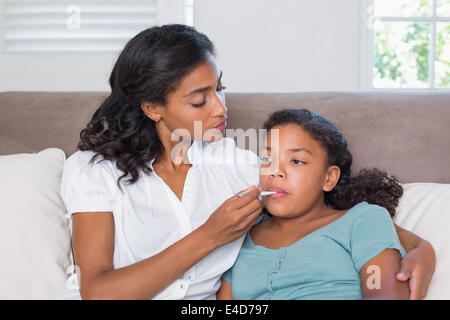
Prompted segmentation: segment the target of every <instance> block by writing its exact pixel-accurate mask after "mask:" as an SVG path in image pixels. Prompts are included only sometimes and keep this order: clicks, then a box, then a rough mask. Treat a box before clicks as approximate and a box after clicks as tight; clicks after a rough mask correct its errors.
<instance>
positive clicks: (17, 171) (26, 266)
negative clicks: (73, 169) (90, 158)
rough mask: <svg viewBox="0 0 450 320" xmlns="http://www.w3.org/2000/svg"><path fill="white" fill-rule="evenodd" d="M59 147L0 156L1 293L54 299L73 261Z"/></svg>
mask: <svg viewBox="0 0 450 320" xmlns="http://www.w3.org/2000/svg"><path fill="white" fill-rule="evenodd" d="M65 159H66V155H65V153H64V151H63V150H61V149H57V148H49V149H45V150H43V151H41V152H38V153H32V154H27V153H23V154H13V155H3V156H0V177H1V179H0V194H1V201H0V254H1V260H0V299H56V297H57V294H58V292H59V291H60V290H61V288H62V287H63V286H64V283H65V281H66V278H67V275H66V269H67V268H69V266H70V264H71V261H72V259H71V247H70V229H69V220H68V219H65V218H64V214H65V213H66V209H65V206H64V204H63V202H62V200H61V198H60V196H59V188H60V183H61V175H62V168H63V164H64V161H65Z"/></svg>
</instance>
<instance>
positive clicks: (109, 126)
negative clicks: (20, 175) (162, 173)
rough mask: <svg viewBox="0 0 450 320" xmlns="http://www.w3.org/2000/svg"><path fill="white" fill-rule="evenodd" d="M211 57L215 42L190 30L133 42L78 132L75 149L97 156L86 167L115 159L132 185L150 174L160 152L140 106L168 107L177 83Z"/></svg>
mask: <svg viewBox="0 0 450 320" xmlns="http://www.w3.org/2000/svg"><path fill="white" fill-rule="evenodd" d="M209 55H212V56H215V49H214V45H213V43H212V42H211V41H210V40H209V39H208V37H207V36H205V35H204V34H202V33H199V32H198V31H196V30H195V29H194V28H192V27H189V26H186V25H179V24H171V25H163V26H156V27H152V28H149V29H146V30H144V31H142V32H140V33H139V34H137V35H136V36H135V37H134V38H132V39H131V40H130V41H129V42H128V43H127V44H126V46H125V48H124V49H123V50H122V52H121V53H120V55H119V57H118V59H117V62H116V64H115V65H114V68H113V70H112V72H111V76H110V78H109V84H110V86H111V93H110V95H109V96H108V97H107V98H106V100H105V101H104V102H103V103H102V104H101V105H100V107H99V108H98V109H97V110H96V111H95V113H94V115H93V117H92V119H91V120H90V121H89V123H88V124H87V127H86V128H85V129H83V130H82V131H81V133H80V138H81V141H80V142H79V144H78V149H79V150H82V151H85V150H92V151H94V152H95V155H94V157H93V158H92V159H91V162H90V163H93V162H94V161H95V158H96V157H98V156H100V155H102V156H103V159H102V160H101V161H104V160H115V161H116V166H117V168H119V169H120V170H121V171H123V172H124V173H123V175H122V176H120V177H119V179H118V180H117V185H118V187H119V188H120V189H121V187H120V183H119V182H120V180H121V179H123V178H125V177H126V176H127V175H128V174H130V175H131V178H130V179H129V180H128V182H129V183H130V184H133V183H135V182H136V181H137V180H138V179H139V171H140V170H142V171H143V172H144V173H145V174H150V173H151V172H152V170H151V168H150V167H149V166H148V164H149V161H151V160H153V159H156V158H157V157H158V156H160V155H161V154H162V153H163V145H162V143H161V141H160V139H159V137H158V134H157V131H156V127H155V123H154V121H152V120H151V119H150V118H148V117H147V116H146V115H145V114H144V112H143V111H142V109H141V102H143V101H149V102H152V103H155V104H159V105H163V106H165V105H167V102H168V95H169V93H170V92H172V91H174V90H175V89H176V88H177V85H178V84H179V83H180V80H181V79H182V78H183V77H184V76H186V75H187V74H188V73H190V72H191V71H192V70H193V69H194V68H195V67H197V66H198V65H200V64H202V63H204V62H205V61H206V59H207V58H208V56H209Z"/></svg>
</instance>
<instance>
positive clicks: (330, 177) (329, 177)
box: [322, 166, 341, 192]
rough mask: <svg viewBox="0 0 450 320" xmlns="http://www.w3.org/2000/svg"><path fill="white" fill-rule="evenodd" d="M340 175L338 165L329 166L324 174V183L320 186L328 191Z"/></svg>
mask: <svg viewBox="0 0 450 320" xmlns="http://www.w3.org/2000/svg"><path fill="white" fill-rule="evenodd" d="M340 176H341V169H340V168H339V167H338V166H329V167H328V169H327V174H326V176H325V183H324V185H323V187H322V189H323V191H325V192H330V191H331V190H333V188H334V187H335V186H336V184H337V183H338V181H339V177H340Z"/></svg>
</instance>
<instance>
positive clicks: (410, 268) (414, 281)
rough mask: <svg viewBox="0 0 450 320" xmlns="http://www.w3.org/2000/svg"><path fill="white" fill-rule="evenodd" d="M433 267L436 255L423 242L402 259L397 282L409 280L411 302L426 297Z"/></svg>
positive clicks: (428, 244)
mask: <svg viewBox="0 0 450 320" xmlns="http://www.w3.org/2000/svg"><path fill="white" fill-rule="evenodd" d="M435 267H436V254H435V252H434V249H433V247H432V246H431V244H430V243H429V242H427V241H425V240H421V241H420V242H419V243H418V245H417V246H416V247H415V248H413V249H411V250H410V251H409V252H408V254H407V255H406V256H405V257H404V258H403V260H402V262H401V269H400V272H399V273H397V280H400V281H408V280H409V291H410V299H411V300H417V299H423V298H424V297H425V296H426V295H427V291H428V287H429V286H430V282H431V278H432V276H433V273H434V270H435Z"/></svg>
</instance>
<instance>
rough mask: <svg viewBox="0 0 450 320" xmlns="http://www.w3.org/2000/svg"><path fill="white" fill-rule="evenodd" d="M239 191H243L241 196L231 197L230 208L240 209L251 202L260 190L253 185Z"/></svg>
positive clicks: (256, 197)
mask: <svg viewBox="0 0 450 320" xmlns="http://www.w3.org/2000/svg"><path fill="white" fill-rule="evenodd" d="M239 193H245V194H244V195H243V196H241V197H238V196H236V195H235V196H233V197H232V198H231V201H232V205H231V206H232V208H233V209H240V208H243V207H245V206H246V205H248V204H249V203H250V202H252V201H253V200H255V199H258V196H259V194H260V193H261V191H260V190H259V189H258V188H257V187H256V186H254V185H252V186H251V187H249V188H247V189H245V190H243V191H241V192H239Z"/></svg>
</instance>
